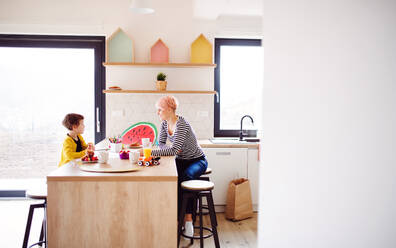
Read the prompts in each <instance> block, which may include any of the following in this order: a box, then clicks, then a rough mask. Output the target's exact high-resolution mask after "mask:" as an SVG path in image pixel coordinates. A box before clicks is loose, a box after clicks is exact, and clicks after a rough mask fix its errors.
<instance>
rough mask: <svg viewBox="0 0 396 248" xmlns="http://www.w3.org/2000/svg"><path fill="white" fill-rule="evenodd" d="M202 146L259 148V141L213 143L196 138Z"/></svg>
mask: <svg viewBox="0 0 396 248" xmlns="http://www.w3.org/2000/svg"><path fill="white" fill-rule="evenodd" d="M198 144H199V145H200V146H201V147H202V148H250V149H259V145H260V144H259V143H241V144H213V143H212V142H210V140H208V139H206V140H198Z"/></svg>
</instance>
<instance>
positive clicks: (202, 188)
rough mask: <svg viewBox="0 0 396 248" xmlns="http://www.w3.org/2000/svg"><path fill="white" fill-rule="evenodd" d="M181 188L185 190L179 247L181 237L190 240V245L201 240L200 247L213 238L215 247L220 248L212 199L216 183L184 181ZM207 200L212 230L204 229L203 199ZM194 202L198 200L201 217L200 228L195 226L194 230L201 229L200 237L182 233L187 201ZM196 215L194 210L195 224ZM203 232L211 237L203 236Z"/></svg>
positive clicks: (183, 193)
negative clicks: (205, 231)
mask: <svg viewBox="0 0 396 248" xmlns="http://www.w3.org/2000/svg"><path fill="white" fill-rule="evenodd" d="M181 188H182V189H183V192H182V208H181V211H180V216H179V224H178V237H177V245H178V246H179V243H180V235H182V236H183V237H186V238H190V243H191V244H192V243H193V240H194V239H199V240H200V247H201V248H203V247H204V239H206V238H209V237H212V236H213V239H214V242H215V247H216V248H219V247H220V243H219V237H218V235H217V219H216V213H215V208H214V203H213V197H212V189H213V188H214V183H213V182H210V181H206V180H188V181H184V182H182V183H181ZM204 197H205V198H206V201H207V203H208V210H209V215H210V223H211V227H212V228H208V227H204V226H203V223H202V221H203V219H202V215H203V212H202V208H203V207H202V198H204ZM190 199H191V200H193V201H194V202H196V201H197V200H198V203H199V204H198V207H199V210H198V215H199V226H194V229H199V236H193V237H190V236H187V235H185V234H183V233H182V225H183V220H184V215H185V213H186V208H187V201H188V200H190ZM195 206H196V205H195ZM195 215H196V210H193V221H194V222H195ZM203 230H207V231H209V233H210V234H209V235H205V236H204V235H203Z"/></svg>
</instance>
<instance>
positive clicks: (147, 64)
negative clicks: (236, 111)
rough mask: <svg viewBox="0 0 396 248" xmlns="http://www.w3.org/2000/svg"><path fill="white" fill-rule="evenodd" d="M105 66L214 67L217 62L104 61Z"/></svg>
mask: <svg viewBox="0 0 396 248" xmlns="http://www.w3.org/2000/svg"><path fill="white" fill-rule="evenodd" d="M103 66H135V67H191V68H194V67H195V68H199V67H202V68H204V67H208V68H210V67H213V68H216V66H217V65H216V64H198V63H129V62H117V63H116V62H114V63H106V62H104V63H103Z"/></svg>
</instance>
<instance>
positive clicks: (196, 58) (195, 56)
mask: <svg viewBox="0 0 396 248" xmlns="http://www.w3.org/2000/svg"><path fill="white" fill-rule="evenodd" d="M212 54H213V48H212V44H211V43H210V42H209V41H208V39H206V37H205V36H204V35H203V34H201V35H199V36H198V38H197V39H195V41H194V42H193V43H192V44H191V63H200V64H211V63H212V58H213V55H212Z"/></svg>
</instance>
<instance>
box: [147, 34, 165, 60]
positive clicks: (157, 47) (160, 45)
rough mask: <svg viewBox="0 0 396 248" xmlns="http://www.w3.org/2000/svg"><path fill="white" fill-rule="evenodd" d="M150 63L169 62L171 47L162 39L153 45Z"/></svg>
mask: <svg viewBox="0 0 396 248" xmlns="http://www.w3.org/2000/svg"><path fill="white" fill-rule="evenodd" d="M150 63H169V48H168V47H167V46H166V44H165V43H164V42H163V41H162V40H161V39H158V40H157V42H155V43H154V45H153V46H152V47H151V50H150Z"/></svg>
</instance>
